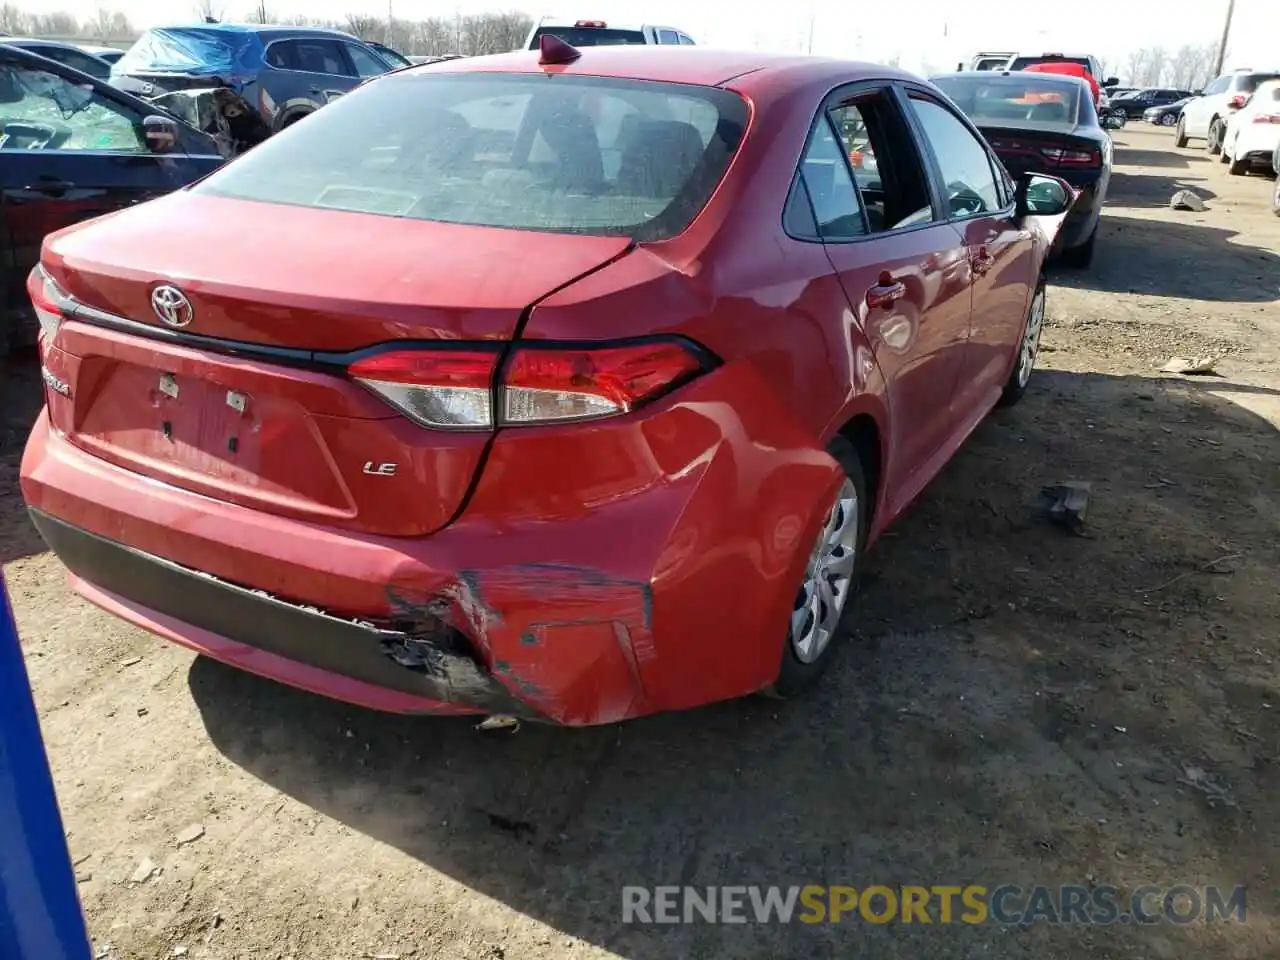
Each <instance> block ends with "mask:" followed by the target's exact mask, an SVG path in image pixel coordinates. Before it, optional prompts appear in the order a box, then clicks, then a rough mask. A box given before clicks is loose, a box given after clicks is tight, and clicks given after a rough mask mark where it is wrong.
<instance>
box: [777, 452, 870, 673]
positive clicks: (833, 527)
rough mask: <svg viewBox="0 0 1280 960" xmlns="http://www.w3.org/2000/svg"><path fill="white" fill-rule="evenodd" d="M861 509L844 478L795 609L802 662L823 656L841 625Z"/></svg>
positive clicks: (795, 646) (794, 644) (794, 645)
mask: <svg viewBox="0 0 1280 960" xmlns="http://www.w3.org/2000/svg"><path fill="white" fill-rule="evenodd" d="M858 511H859V503H858V491H857V488H856V487H855V486H854V485H853V481H852V480H849V479H848V478H846V479H845V481H844V483H843V484H842V485H841V487H840V492H839V493H838V494H837V495H836V500H835V503H834V504H832V506H831V510H830V512H829V513H828V514H827V521H826V523H824V524H823V525H822V532H821V533H820V534H819V535H818V542H817V543H816V544H814V547H813V551H812V553H811V554H810V555H809V564H808V566H807V567H806V568H805V579H804V584H803V585H802V586H801V587H800V592H799V593H798V594H797V595H796V602H795V608H794V609H793V611H792V613H791V638H790V639H791V649H792V650H793V651H794V653H795V655H796V659H797V660H799V661H800V662H801V663H813V662H814V661H816V660H817V659H818V658H819V657H821V656H822V654H823V652H824V651H825V650H826V649H827V647H828V646H830V644H831V641H832V639H833V638H834V637H835V635H836V632H837V630H838V629H839V626H840V617H841V615H842V614H843V613H844V607H845V603H846V602H847V601H848V599H849V593H850V591H851V590H852V588H853V566H854V563H855V562H856V561H857V559H858V531H859V524H860V523H861V520H860V517H859V513H858Z"/></svg>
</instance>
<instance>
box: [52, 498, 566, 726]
mask: <svg viewBox="0 0 1280 960" xmlns="http://www.w3.org/2000/svg"><path fill="white" fill-rule="evenodd" d="M30 514H31V520H32V522H33V523H34V524H35V526H36V529H37V530H38V531H39V532H40V535H41V536H42V537H43V538H44V540H45V542H46V543H47V544H48V545H49V547H50V549H52V550H53V552H54V553H56V554H57V555H58V558H59V559H60V560H61V561H62V562H63V563H64V564H66V566H67V568H68V569H69V570H71V572H72V573H74V574H75V575H76V576H78V577H80V578H82V579H84V580H86V581H88V582H89V583H91V584H93V585H95V586H97V587H99V588H101V589H103V590H105V591H107V592H109V593H113V594H115V595H117V596H119V597H123V598H124V599H126V600H129V601H131V602H133V603H136V604H139V605H140V606H143V607H146V608H148V609H149V610H152V611H155V612H156V613H159V614H163V615H164V616H167V617H172V618H173V619H175V620H180V621H181V622H183V623H185V624H189V625H191V626H193V627H198V628H199V629H201V630H207V631H209V632H210V633H214V634H217V635H218V636H221V637H226V638H227V639H229V640H233V641H235V642H237V643H243V644H246V645H248V646H251V647H254V648H255V649H258V650H263V651H265V652H267V653H273V654H276V655H277V656H281V657H284V658H286V659H289V660H293V661H296V662H298V663H301V664H305V665H307V666H310V667H316V668H318V669H321V670H326V671H328V672H330V673H336V674H340V675H341V676H344V677H349V678H351V679H353V680H360V681H363V682H364V683H369V684H373V685H374V686H378V687H384V688H386V689H388V690H395V691H398V692H400V693H407V694H413V695H416V696H421V697H426V698H428V699H431V700H438V701H441V702H444V703H452V704H458V705H460V706H466V707H473V708H475V709H477V710H481V711H485V712H487V713H500V714H510V715H512V716H516V717H521V718H524V719H528V720H539V719H544V718H543V717H541V716H540V715H539V714H538V713H537V712H536V711H534V710H532V709H531V708H530V707H529V706H528V705H527V704H524V703H522V702H521V701H519V700H517V699H516V698H515V697H513V696H512V695H511V693H510V691H508V690H507V688H506V687H504V686H503V685H502V684H501V683H500V682H499V681H498V680H496V679H495V678H494V677H493V676H492V675H491V674H489V673H488V672H487V671H486V670H485V668H484V667H483V666H482V665H481V664H480V663H478V662H477V661H476V660H475V659H473V658H472V657H471V656H469V655H467V654H465V653H461V652H459V649H460V648H462V647H464V646H465V641H464V640H461V639H458V641H457V642H449V635H450V632H451V628H450V627H448V626H447V625H446V624H444V623H441V624H440V625H439V627H438V628H437V629H435V630H433V631H432V636H429V637H427V636H423V635H421V634H410V633H404V632H399V631H395V630H384V629H380V628H378V627H376V626H372V625H370V624H363V623H359V622H357V621H355V620H346V619H342V618H340V617H336V616H333V615H330V614H327V613H324V612H323V611H319V610H313V609H310V608H306V607H300V606H297V605H295V604H292V603H288V602H286V601H284V600H280V599H277V598H275V597H272V596H270V595H269V594H266V593H261V592H257V591H254V590H250V589H246V588H244V587H241V586H237V585H236V584H233V583H228V582H227V581H225V580H220V579H218V578H217V577H214V576H211V575H209V574H204V573H199V572H197V571H195V570H191V569H189V568H187V567H183V566H180V565H178V564H176V563H172V562H170V561H168V560H165V559H163V558H161V557H156V556H153V555H151V554H149V553H143V552H142V551H140V550H135V549H133V548H132V547H128V546H125V545H124V544H121V543H116V542H115V541H113V540H108V539H106V538H105V537H100V536H98V535H97V534H94V533H90V532H89V531H87V530H82V529H80V528H79V527H75V526H72V525H71V524H68V523H64V522H63V521H61V520H58V519H57V518H55V517H52V516H50V515H49V514H47V513H43V512H42V511H40V510H35V509H31V510H30ZM442 640H443V641H444V642H442ZM405 663H409V664H412V665H411V666H406V665H403V664H405Z"/></svg>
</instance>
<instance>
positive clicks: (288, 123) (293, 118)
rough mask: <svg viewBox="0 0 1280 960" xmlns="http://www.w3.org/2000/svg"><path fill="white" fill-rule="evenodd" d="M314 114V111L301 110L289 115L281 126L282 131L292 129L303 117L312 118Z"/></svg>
mask: <svg viewBox="0 0 1280 960" xmlns="http://www.w3.org/2000/svg"><path fill="white" fill-rule="evenodd" d="M313 112H314V111H312V110H300V111H299V112H297V113H291V114H289V116H287V117H285V118H284V123H282V124H280V129H281V130H287V129H288V128H289V127H292V126H293V125H294V124H295V123H297V122H298V121H299V120H301V119H302V118H303V117H309V116H311V114H312V113H313Z"/></svg>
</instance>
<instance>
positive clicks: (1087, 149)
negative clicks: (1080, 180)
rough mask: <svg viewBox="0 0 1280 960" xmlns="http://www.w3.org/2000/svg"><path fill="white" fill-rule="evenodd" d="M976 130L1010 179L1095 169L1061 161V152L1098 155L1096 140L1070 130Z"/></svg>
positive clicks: (999, 127) (1092, 166)
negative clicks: (988, 144) (1006, 171)
mask: <svg viewBox="0 0 1280 960" xmlns="http://www.w3.org/2000/svg"><path fill="white" fill-rule="evenodd" d="M978 129H979V130H980V131H981V132H982V135H983V136H984V137H986V138H987V142H988V143H990V144H991V147H992V149H993V150H995V152H996V156H998V157H999V158H1000V160H1001V162H1003V163H1004V165H1005V169H1006V170H1008V171H1009V174H1010V175H1011V176H1014V177H1017V176H1019V175H1020V174H1023V173H1048V174H1053V175H1055V176H1060V175H1063V174H1066V173H1070V172H1073V171H1089V170H1096V169H1099V168H1100V167H1101V156H1100V155H1099V156H1098V163H1097V164H1094V165H1090V164H1087V163H1082V162H1063V160H1062V159H1061V157H1062V153H1061V151H1068V152H1071V153H1090V154H1098V152H1099V151H1098V144H1097V142H1096V141H1095V140H1093V139H1091V138H1089V137H1085V136H1077V135H1075V134H1073V133H1072V132H1071V129H1070V128H1064V129H1052V128H1046V129H1022V128H1013V127H1002V126H996V125H982V126H979V127H978Z"/></svg>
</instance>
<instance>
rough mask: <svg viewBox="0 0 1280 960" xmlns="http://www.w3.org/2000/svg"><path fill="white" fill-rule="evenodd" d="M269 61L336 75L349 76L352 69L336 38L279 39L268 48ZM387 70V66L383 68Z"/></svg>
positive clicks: (300, 69) (277, 64) (274, 65)
mask: <svg viewBox="0 0 1280 960" xmlns="http://www.w3.org/2000/svg"><path fill="white" fill-rule="evenodd" d="M267 63H268V64H270V65H271V66H273V67H276V68H277V69H279V70H299V71H301V72H303V73H319V74H325V75H328V76H335V77H349V76H351V70H350V68H349V67H348V66H347V63H346V61H345V60H344V59H343V58H342V50H341V49H339V47H338V43H337V41H335V40H325V39H314V40H313V39H310V38H308V39H298V40H278V41H276V42H275V43H273V44H272V45H271V47H270V48H269V49H268V50H267ZM383 69H384V72H385V67H384V68H383Z"/></svg>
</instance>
